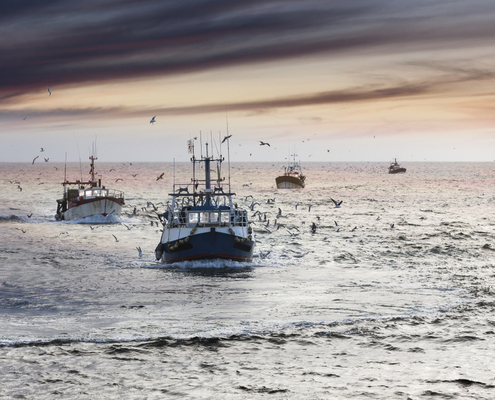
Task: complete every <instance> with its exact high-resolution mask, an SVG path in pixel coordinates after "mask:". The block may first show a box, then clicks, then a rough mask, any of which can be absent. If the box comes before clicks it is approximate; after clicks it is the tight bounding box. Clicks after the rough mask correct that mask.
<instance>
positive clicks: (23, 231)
mask: <svg viewBox="0 0 495 400" xmlns="http://www.w3.org/2000/svg"><path fill="white" fill-rule="evenodd" d="M17 229H18V230H20V231H22V233H26V231H25V230H24V229H22V228H17Z"/></svg>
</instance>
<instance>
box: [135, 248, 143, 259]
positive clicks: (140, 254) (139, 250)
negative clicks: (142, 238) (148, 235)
mask: <svg viewBox="0 0 495 400" xmlns="http://www.w3.org/2000/svg"><path fill="white" fill-rule="evenodd" d="M136 250H137V251H138V255H139V258H141V257H142V256H143V252H142V250H141V247H136Z"/></svg>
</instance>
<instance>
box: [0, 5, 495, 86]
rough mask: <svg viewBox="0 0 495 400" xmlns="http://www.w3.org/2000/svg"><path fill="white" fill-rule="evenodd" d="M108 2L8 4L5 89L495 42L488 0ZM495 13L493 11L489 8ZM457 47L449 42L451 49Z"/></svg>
mask: <svg viewBox="0 0 495 400" xmlns="http://www.w3.org/2000/svg"><path fill="white" fill-rule="evenodd" d="M449 5H450V8H448V7H442V5H432V4H431V2H427V1H416V2H414V4H412V3H409V2H407V3H406V2H402V1H401V2H397V1H395V2H394V1H392V2H391V1H385V0H368V1H364V0H357V1H353V2H335V1H334V2H325V1H317V0H313V1H304V2H301V1H290V0H284V1H278V0H263V1H262V0H258V1H256V0H249V1H247V0H236V1H232V0H208V1H206V0H204V1H199V0H196V1H182V2H177V1H162V0H160V1H158V0H150V1H146V2H134V1H118V0H102V1H96V0H95V1H92V2H84V3H81V2H79V1H75V0H66V1H55V0H52V1H45V2H38V1H27V0H21V1H18V2H8V7H7V8H6V10H5V13H4V12H3V11H4V10H2V16H1V17H0V20H1V21H2V27H1V28H0V33H1V34H0V37H2V39H0V60H2V61H1V62H0V92H3V93H19V94H20V93H25V92H29V91H36V90H39V87H43V88H44V87H46V86H53V85H57V86H62V85H74V84H76V85H77V84H83V83H87V82H91V83H95V82H106V81H111V80H118V79H122V80H124V79H136V78H143V77H151V76H160V75H172V74H183V73H188V72H194V71H203V70H209V69H214V68H224V67H229V66H235V65H249V64H251V63H262V62H268V61H283V60H290V59H297V58H303V57H308V56H316V55H329V54H337V53H342V52H355V51H360V50H366V51H369V50H370V49H375V51H376V52H384V53H387V52H397V51H403V50H404V48H405V47H407V46H411V45H413V44H414V45H415V46H421V45H423V44H427V45H428V46H430V48H431V46H432V45H433V47H435V46H436V47H438V48H445V47H447V46H449V45H453V46H459V45H460V41H461V40H462V41H464V42H463V43H464V45H467V46H469V44H468V43H467V41H469V40H470V39H476V40H480V39H487V40H488V39H490V40H491V39H492V38H493V36H494V35H495V25H494V24H492V23H491V20H492V18H491V17H493V11H491V10H490V9H489V3H488V2H487V1H483V0H476V1H474V2H469V4H467V3H464V2H460V1H459V2H455V1H454V2H449ZM488 10H490V11H488ZM449 43H450V44H449Z"/></svg>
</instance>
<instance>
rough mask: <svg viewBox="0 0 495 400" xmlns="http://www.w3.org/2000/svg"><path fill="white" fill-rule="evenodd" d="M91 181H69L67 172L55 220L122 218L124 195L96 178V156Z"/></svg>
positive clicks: (92, 158) (92, 164)
mask: <svg viewBox="0 0 495 400" xmlns="http://www.w3.org/2000/svg"><path fill="white" fill-rule="evenodd" d="M89 159H90V161H91V162H90V166H91V169H90V171H89V174H90V175H91V179H90V180H88V181H86V182H83V181H80V180H76V181H69V180H68V179H67V170H66V171H65V174H64V175H65V176H64V182H63V183H62V185H64V193H63V197H62V198H61V199H58V200H57V213H56V214H55V218H56V219H57V220H59V221H62V220H63V221H71V220H74V219H77V218H87V217H94V216H98V215H102V216H104V217H106V216H109V215H114V216H116V217H118V216H120V212H121V210H122V206H123V205H124V193H123V192H121V191H119V190H110V189H107V188H106V187H105V186H102V184H101V178H98V179H96V177H95V175H96V174H95V160H97V158H96V157H95V156H90V157H89Z"/></svg>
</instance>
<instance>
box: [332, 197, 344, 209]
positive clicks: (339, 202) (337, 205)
mask: <svg viewBox="0 0 495 400" xmlns="http://www.w3.org/2000/svg"><path fill="white" fill-rule="evenodd" d="M330 200H332V201H333V204H335V208H340V205H341V204H342V200H340V201H336V200H334V199H332V198H331V197H330Z"/></svg>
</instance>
